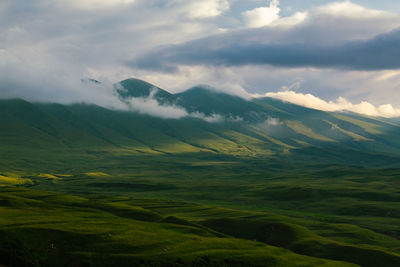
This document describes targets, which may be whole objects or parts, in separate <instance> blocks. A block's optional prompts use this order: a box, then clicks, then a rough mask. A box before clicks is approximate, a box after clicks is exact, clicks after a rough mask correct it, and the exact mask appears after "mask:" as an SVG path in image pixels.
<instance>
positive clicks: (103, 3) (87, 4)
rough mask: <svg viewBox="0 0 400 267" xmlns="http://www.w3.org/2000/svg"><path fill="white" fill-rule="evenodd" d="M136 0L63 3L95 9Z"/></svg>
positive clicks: (71, 0) (85, 0) (72, 0)
mask: <svg viewBox="0 0 400 267" xmlns="http://www.w3.org/2000/svg"><path fill="white" fill-rule="evenodd" d="M135 1H136V0H68V1H65V2H64V3H63V4H66V5H68V6H70V7H73V8H81V9H88V10H90V9H92V10H93V9H97V8H107V7H112V6H117V5H126V4H132V3H134V2H135Z"/></svg>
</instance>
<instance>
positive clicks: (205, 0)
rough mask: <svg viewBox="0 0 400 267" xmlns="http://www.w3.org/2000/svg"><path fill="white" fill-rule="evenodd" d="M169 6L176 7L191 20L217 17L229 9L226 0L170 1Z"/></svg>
mask: <svg viewBox="0 0 400 267" xmlns="http://www.w3.org/2000/svg"><path fill="white" fill-rule="evenodd" d="M170 4H171V5H172V6H174V5H176V6H178V7H179V9H180V10H181V11H182V13H184V14H185V15H186V16H187V17H188V18H191V19H205V18H212V17H217V16H219V15H221V14H222V13H224V12H225V11H227V10H229V8H230V5H229V1H228V0H202V1H198V0H172V1H171V2H170Z"/></svg>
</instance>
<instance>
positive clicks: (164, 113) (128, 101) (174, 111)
mask: <svg viewBox="0 0 400 267" xmlns="http://www.w3.org/2000/svg"><path fill="white" fill-rule="evenodd" d="M114 88H115V91H114V92H116V91H121V90H125V88H123V87H122V86H121V85H120V84H119V83H118V84H116V85H114ZM157 90H158V89H157V88H156V87H154V88H151V89H150V94H149V96H147V97H129V98H119V99H120V101H121V103H123V104H125V105H126V106H125V108H124V109H126V110H130V111H135V112H138V113H141V114H147V115H150V116H155V117H159V118H163V119H181V118H184V117H190V118H196V119H201V120H204V121H207V122H210V123H219V122H223V121H226V120H231V118H225V117H224V116H222V115H220V114H211V115H209V116H207V115H205V114H204V113H201V112H197V111H196V112H188V111H187V110H186V109H185V108H183V107H181V106H177V105H175V104H166V103H163V104H161V103H159V102H158V100H157V99H156V98H155V94H156V93H157Z"/></svg>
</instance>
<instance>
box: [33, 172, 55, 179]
mask: <svg viewBox="0 0 400 267" xmlns="http://www.w3.org/2000/svg"><path fill="white" fill-rule="evenodd" d="M38 177H40V178H47V179H58V177H57V176H55V175H53V174H50V173H40V174H39V175H38Z"/></svg>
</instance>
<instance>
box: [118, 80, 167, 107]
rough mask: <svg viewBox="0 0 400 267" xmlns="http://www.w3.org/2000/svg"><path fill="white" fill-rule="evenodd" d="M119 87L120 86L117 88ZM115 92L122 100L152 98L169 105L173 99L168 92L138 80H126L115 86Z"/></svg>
mask: <svg viewBox="0 0 400 267" xmlns="http://www.w3.org/2000/svg"><path fill="white" fill-rule="evenodd" d="M119 85H120V86H119ZM116 91H117V92H118V94H119V96H120V97H121V98H122V99H127V98H130V97H141V98H147V97H150V96H153V97H154V98H155V99H156V100H157V101H159V102H160V103H163V104H164V103H166V104H171V103H172V102H173V101H174V100H175V97H174V95H172V94H170V93H169V92H167V91H165V90H163V89H161V88H159V87H157V86H155V85H152V84H150V83H148V82H145V81H142V80H139V79H134V78H131V79H126V80H123V81H121V82H119V83H118V84H117V85H116Z"/></svg>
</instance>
